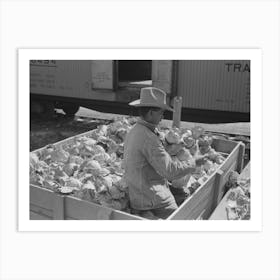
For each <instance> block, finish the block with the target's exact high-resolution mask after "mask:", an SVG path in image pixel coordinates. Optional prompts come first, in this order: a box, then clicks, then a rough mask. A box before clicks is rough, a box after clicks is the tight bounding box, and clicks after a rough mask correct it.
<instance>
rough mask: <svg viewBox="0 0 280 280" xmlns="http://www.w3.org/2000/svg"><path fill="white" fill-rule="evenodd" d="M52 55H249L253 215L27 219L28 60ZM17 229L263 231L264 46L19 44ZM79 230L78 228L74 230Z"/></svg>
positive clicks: (115, 57) (103, 57)
mask: <svg viewBox="0 0 280 280" xmlns="http://www.w3.org/2000/svg"><path fill="white" fill-rule="evenodd" d="M38 59H52V60H106V59H108V60H122V59H133V60H135V59H138V60H141V59H145V60H147V59H149V60H161V59H163V60H250V62H251V65H250V69H251V70H250V74H251V91H250V92H251V136H250V137H251V155H250V157H251V159H250V161H251V185H252V186H253V188H251V197H252V200H251V219H250V220H242V221H241V220H237V221H217V220H211V221H209V220H195V221H193V220H184V221H182V220H180V221H175V220H158V221H151V220H142V221H141V222H140V221H137V220H136V221H133V220H127V221H119V220H116V221H112V220H110V221H107V220H79V221H77V220H75V221H72V220H67V221H65V220H30V219H29V154H30V151H29V143H30V142H29V141H30V139H29V137H30V135H29V134H30V133H29V131H30V115H29V112H30V102H29V101H30V90H29V89H30V76H29V75H30V72H29V61H30V60H38ZM18 100H19V103H18V104H19V106H18V138H19V139H18V173H19V176H18V230H19V231H112V232H115V231H128V232H131V231H138V232H139V231H140V232H141V231H157V232H158V231H167V232H169V231H172V232H173V231H261V230H262V199H261V197H262V153H260V152H258V151H260V149H261V148H260V147H262V113H261V112H262V51H261V49H257V48H252V49H182V48H173V49H157V48H149V49H142V48H141V49H137V48H135V49H134V48H129V49H125V48H122V49H18ZM77 229H79V230H77Z"/></svg>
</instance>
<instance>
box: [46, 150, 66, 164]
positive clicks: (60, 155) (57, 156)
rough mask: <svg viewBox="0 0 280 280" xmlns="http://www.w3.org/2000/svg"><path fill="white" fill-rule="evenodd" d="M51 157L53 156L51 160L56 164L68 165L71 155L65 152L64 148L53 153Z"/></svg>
mask: <svg viewBox="0 0 280 280" xmlns="http://www.w3.org/2000/svg"><path fill="white" fill-rule="evenodd" d="M50 155H51V160H52V161H54V162H63V163H66V162H67V161H68V158H69V153H68V152H66V151H64V150H63V149H62V148H59V149H57V150H54V151H52V152H51V154H50Z"/></svg>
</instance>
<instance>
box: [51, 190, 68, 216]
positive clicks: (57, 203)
mask: <svg viewBox="0 0 280 280" xmlns="http://www.w3.org/2000/svg"><path fill="white" fill-rule="evenodd" d="M64 202H65V199H64V196H63V195H59V194H56V195H55V196H54V201H53V219H54V220H64Z"/></svg>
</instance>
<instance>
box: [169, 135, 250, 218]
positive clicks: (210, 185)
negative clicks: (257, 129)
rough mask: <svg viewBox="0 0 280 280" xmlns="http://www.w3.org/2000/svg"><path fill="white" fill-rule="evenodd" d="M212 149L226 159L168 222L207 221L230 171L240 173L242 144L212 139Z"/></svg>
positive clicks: (243, 149)
mask: <svg viewBox="0 0 280 280" xmlns="http://www.w3.org/2000/svg"><path fill="white" fill-rule="evenodd" d="M213 148H214V149H215V150H216V151H218V152H221V153H225V154H228V157H227V158H226V160H225V161H224V162H223V163H222V164H221V165H220V166H219V168H218V169H217V170H216V171H215V172H214V173H213V174H212V175H211V176H210V177H209V178H208V180H207V181H206V182H204V184H203V185H201V186H200V187H199V188H198V189H197V190H196V191H195V192H194V193H193V194H192V195H191V196H190V197H189V198H188V199H186V200H185V201H184V202H183V203H182V204H181V205H180V207H179V208H178V209H177V210H176V211H175V212H174V213H172V214H171V215H170V216H169V217H168V220H196V219H203V220H206V219H208V218H209V217H210V215H211V213H212V212H213V210H214V209H215V208H216V206H217V205H218V203H219V202H220V200H221V199H222V196H223V193H224V187H225V183H226V182H227V180H228V176H229V175H230V173H231V171H237V172H241V170H242V168H243V157H244V152H245V146H244V144H243V143H242V142H234V141H228V140H222V139H214V141H213Z"/></svg>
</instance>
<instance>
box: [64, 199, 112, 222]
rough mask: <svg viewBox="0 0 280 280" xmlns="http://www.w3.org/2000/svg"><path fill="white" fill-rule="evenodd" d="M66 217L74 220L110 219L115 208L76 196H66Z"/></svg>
mask: <svg viewBox="0 0 280 280" xmlns="http://www.w3.org/2000/svg"><path fill="white" fill-rule="evenodd" d="M64 206H65V208H64V211H65V212H64V217H65V219H74V220H110V219H111V214H112V211H113V209H109V208H107V207H103V206H101V205H98V204H95V203H91V202H88V201H85V200H81V199H78V198H75V197H71V196H68V197H65V204H64Z"/></svg>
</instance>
